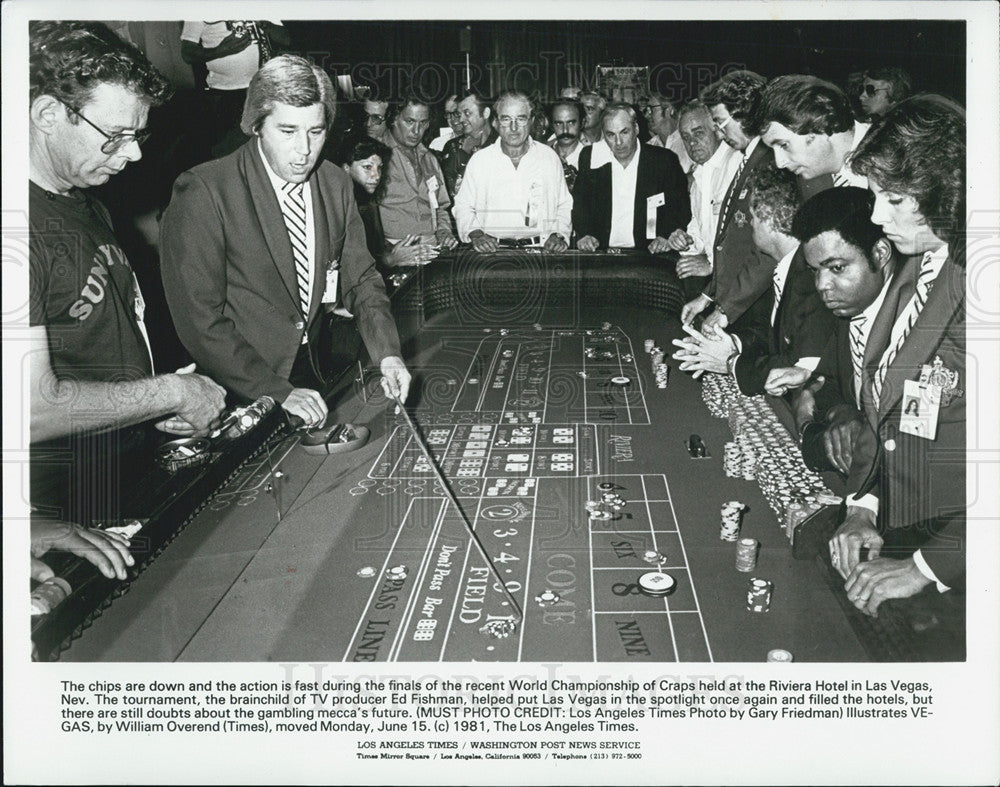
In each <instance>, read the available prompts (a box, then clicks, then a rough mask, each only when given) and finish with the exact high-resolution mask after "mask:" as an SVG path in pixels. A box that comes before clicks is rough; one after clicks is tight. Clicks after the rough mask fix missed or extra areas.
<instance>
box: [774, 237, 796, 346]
mask: <svg viewBox="0 0 1000 787" xmlns="http://www.w3.org/2000/svg"><path fill="white" fill-rule="evenodd" d="M798 250H799V244H798V243H796V244H795V248H793V249H792V250H791V251H790V252H788V254H786V255H785V256H784V257H782V258H781V261H780V262H778V264H777V265H776V266H775V268H774V276H773V277H772V278H773V280H774V306H772V307H771V326H772V327H773V326H774V320H775V318H776V317H777V316H778V306H779V304H780V303H781V296H782V295H784V293H785V282H786V281H788V270H789V269H790V268H791V267H792V257H794V256H795V252H796V251H798Z"/></svg>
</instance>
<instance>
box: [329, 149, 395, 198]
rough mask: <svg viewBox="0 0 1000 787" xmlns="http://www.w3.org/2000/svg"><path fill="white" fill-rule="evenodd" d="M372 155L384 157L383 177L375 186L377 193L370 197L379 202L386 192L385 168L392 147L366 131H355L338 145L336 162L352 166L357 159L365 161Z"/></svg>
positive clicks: (356, 189)
mask: <svg viewBox="0 0 1000 787" xmlns="http://www.w3.org/2000/svg"><path fill="white" fill-rule="evenodd" d="M372 156H378V157H379V158H380V159H382V178H381V180H379V183H378V186H377V187H376V188H375V193H374V194H372V195H371V197H370V199H371V200H372V201H374V202H378V201H379V199H380V198H381V196H382V194H384V193H385V170H386V168H387V167H388V166H389V158H390V157H391V156H392V148H390V147H389V146H388V145H383V144H382V143H381V142H379V141H378V140H377V139H372V138H371V137H369V136H368V134H366V133H365V132H364V131H354V132H352V133H350V134H348V135H347V136H346V137H345V138H344V139H343V140H341V142H340V144H339V145H338V146H337V150H336V153H335V155H334V163H336V164H339V165H341V166H345V165H346V166H350V165H351V164H353V163H354V162H355V161H364V160H365V159H369V158H371V157H372ZM358 188H360V187H357V186H356V188H355V194H357V193H359V192H358ZM366 199H368V198H366Z"/></svg>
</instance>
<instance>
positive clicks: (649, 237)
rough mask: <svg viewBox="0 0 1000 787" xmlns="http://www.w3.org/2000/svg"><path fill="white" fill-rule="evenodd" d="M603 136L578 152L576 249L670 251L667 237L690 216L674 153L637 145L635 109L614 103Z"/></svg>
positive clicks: (607, 113)
mask: <svg viewBox="0 0 1000 787" xmlns="http://www.w3.org/2000/svg"><path fill="white" fill-rule="evenodd" d="M601 127H602V129H603V135H604V136H603V139H601V140H600V141H599V142H596V143H594V144H593V145H591V146H590V147H587V148H584V149H583V151H582V152H581V153H580V171H579V173H578V174H577V177H576V184H575V185H574V186H573V229H574V230H575V232H576V234H577V238H578V240H577V248H579V249H581V250H582V251H595V250H597V249H598V248H607V247H609V246H613V247H618V248H647V247H648V248H649V250H650V251H651V252H652V253H654V254H655V253H657V252H661V251H669V249H670V247H669V246H668V244H667V238H669V237H670V235H671V233H672V232H673V231H674V230H675V229H679V228H682V227H686V226H687V224H688V222H689V221H690V220H691V203H690V201H689V199H688V195H687V178H685V176H684V171H683V170H682V169H681V166H680V164H679V163H678V161H677V156H676V155H675V154H674V152H673V151H671V150H667V149H666V148H658V147H653V146H651V145H646V144H640V143H639V124H638V122H637V121H636V116H635V110H634V109H632V107H630V106H628V105H626V104H611V105H609V106H608V108H607V109H605V110H604V115H603V117H602V120H601Z"/></svg>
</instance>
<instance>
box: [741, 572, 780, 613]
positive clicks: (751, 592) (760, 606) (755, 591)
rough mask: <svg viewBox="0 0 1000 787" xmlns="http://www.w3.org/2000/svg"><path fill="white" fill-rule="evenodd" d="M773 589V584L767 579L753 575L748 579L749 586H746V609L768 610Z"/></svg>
mask: <svg viewBox="0 0 1000 787" xmlns="http://www.w3.org/2000/svg"><path fill="white" fill-rule="evenodd" d="M773 589H774V585H773V583H772V582H770V581H769V580H767V579H758V578H757V577H753V578H752V579H751V580H750V587H749V588H747V611H748V612H770V611H771V591H772V590H773Z"/></svg>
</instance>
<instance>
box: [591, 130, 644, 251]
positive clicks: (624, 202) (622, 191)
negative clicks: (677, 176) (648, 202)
mask: <svg viewBox="0 0 1000 787" xmlns="http://www.w3.org/2000/svg"><path fill="white" fill-rule="evenodd" d="M641 151H642V147H641V146H637V147H636V149H635V153H634V154H633V156H632V159H631V161H629V163H628V164H626V165H625V166H622V165H621V163H620V162H619V161H618V159H616V158H615V157H614V154H613V153H612V152H611V148H610V147H608V144H607V143H606V142H605V141H604V140H601V141H600V142H597V143H595V144H594V145H593V152H592V153H591V159H590V168H591V169H599V168H600V167H603V166H604V165H606V164H610V165H611V234H610V235H609V236H608V246H610V247H612V248H624V249H628V248H632V247H633V246H635V235H634V233H633V229H634V227H633V225H634V224H635V184H636V179H637V178H638V175H639V155H640V153H641Z"/></svg>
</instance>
